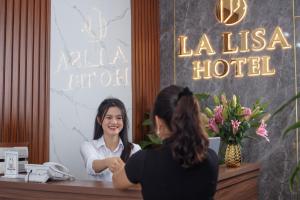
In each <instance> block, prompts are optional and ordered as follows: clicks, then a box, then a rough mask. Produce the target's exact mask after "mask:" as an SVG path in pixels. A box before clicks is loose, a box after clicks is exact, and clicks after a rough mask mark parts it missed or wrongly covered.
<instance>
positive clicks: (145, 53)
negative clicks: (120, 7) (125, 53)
mask: <svg viewBox="0 0 300 200" xmlns="http://www.w3.org/2000/svg"><path fill="white" fill-rule="evenodd" d="M131 12H132V87H133V88H132V95H133V98H132V99H133V103H132V105H133V113H132V115H133V116H132V117H133V140H134V141H135V142H139V141H140V140H142V139H143V138H144V134H145V133H143V127H142V121H143V119H144V114H145V113H146V112H149V111H151V109H152V105H153V102H154V100H155V96H156V94H157V93H158V91H159V86H160V75H159V73H160V66H159V1H158V0H132V1H131Z"/></svg>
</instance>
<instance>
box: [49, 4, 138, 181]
mask: <svg viewBox="0 0 300 200" xmlns="http://www.w3.org/2000/svg"><path fill="white" fill-rule="evenodd" d="M50 88H51V89H50V160H51V161H55V162H59V163H62V164H63V165H65V166H66V167H68V168H69V169H70V170H71V173H72V174H74V175H75V177H76V178H79V179H87V178H88V176H87V175H86V171H85V169H84V163H83V160H82V158H81V156H80V145H81V143H82V142H83V141H86V140H91V139H92V138H93V128H94V120H95V116H96V110H97V108H98V106H99V104H100V102H101V101H102V100H103V99H104V98H107V97H117V98H120V99H121V100H122V101H123V102H124V104H125V105H126V107H127V110H128V116H129V120H130V121H131V116H132V103H131V102H132V100H131V95H128V94H131V13H130V1H129V0H115V1H111V0H102V1H97V0H53V1H52V2H51V78H50ZM129 137H130V138H131V135H129Z"/></svg>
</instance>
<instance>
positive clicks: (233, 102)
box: [205, 94, 270, 144]
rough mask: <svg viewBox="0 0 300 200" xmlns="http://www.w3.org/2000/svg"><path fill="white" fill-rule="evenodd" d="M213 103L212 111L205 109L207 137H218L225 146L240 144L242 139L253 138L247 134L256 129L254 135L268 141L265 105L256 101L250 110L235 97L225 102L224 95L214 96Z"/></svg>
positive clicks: (267, 116)
mask: <svg viewBox="0 0 300 200" xmlns="http://www.w3.org/2000/svg"><path fill="white" fill-rule="evenodd" d="M214 103H215V107H214V108H213V110H211V109H210V108H208V107H206V108H205V114H206V115H207V121H208V122H207V127H206V128H207V132H208V134H209V135H215V136H219V137H221V140H222V141H223V142H225V143H227V144H241V141H242V139H243V138H245V137H248V138H253V137H251V136H250V135H249V134H247V132H248V130H249V129H253V128H256V135H258V136H261V137H263V138H265V139H266V140H267V141H268V142H269V141H270V140H269V138H268V131H267V129H266V126H267V124H266V121H267V120H268V118H269V117H270V114H267V113H266V112H265V109H266V107H267V104H261V103H260V102H259V100H257V101H256V102H255V104H254V105H253V107H252V108H248V107H243V106H242V105H241V104H240V100H239V98H238V97H237V96H236V95H233V97H232V99H230V100H227V98H226V95H225V94H222V95H220V96H214Z"/></svg>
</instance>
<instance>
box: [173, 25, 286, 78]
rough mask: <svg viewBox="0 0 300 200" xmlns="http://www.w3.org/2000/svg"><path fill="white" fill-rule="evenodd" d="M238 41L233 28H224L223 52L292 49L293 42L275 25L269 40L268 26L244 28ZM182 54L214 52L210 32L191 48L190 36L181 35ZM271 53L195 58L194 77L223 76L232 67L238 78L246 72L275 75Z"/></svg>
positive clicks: (249, 73)
mask: <svg viewBox="0 0 300 200" xmlns="http://www.w3.org/2000/svg"><path fill="white" fill-rule="evenodd" d="M238 35H239V41H233V40H232V37H233V33H232V32H224V33H222V35H221V37H222V38H223V43H222V45H223V46H222V51H221V54H224V55H225V54H237V53H246V52H251V51H252V52H260V51H263V50H268V51H273V50H275V49H277V48H281V49H283V50H284V49H289V48H291V47H292V46H291V45H290V44H289V43H288V41H287V39H286V38H285V36H284V34H283V32H282V30H281V28H280V27H276V28H275V29H274V31H273V33H272V35H271V38H270V39H269V40H267V38H266V36H265V35H266V30H265V29H264V28H256V29H254V30H253V31H250V30H241V31H240V32H239V33H238ZM178 41H179V52H178V56H179V57H199V56H201V55H203V54H206V55H208V56H211V55H215V54H216V51H215V50H214V47H213V46H212V43H211V42H210V40H209V38H208V36H207V35H206V34H203V35H202V36H201V37H200V39H199V42H198V44H197V45H196V47H195V49H192V48H190V47H189V46H188V45H187V43H188V37H187V36H180V37H179V39H178ZM270 60H271V57H270V56H267V55H263V56H251V57H248V58H246V57H237V58H231V60H229V61H228V60H224V59H222V58H220V59H216V60H210V59H206V60H204V61H201V60H195V61H193V63H192V65H193V77H192V78H193V79H194V80H199V79H211V78H224V77H226V76H227V75H228V74H229V73H230V71H234V72H233V73H234V76H235V77H236V78H241V77H244V76H249V77H254V76H272V75H275V74H276V70H275V67H274V66H270Z"/></svg>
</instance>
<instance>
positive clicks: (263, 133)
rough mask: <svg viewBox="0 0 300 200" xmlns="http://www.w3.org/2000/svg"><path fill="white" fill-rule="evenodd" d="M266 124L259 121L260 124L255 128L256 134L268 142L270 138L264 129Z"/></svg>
mask: <svg viewBox="0 0 300 200" xmlns="http://www.w3.org/2000/svg"><path fill="white" fill-rule="evenodd" d="M266 127H267V124H265V122H264V121H262V122H261V124H260V125H259V127H258V129H257V130H256V134H257V135H259V136H261V137H264V138H265V139H266V140H267V141H268V142H270V139H269V138H268V131H267V129H266Z"/></svg>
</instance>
